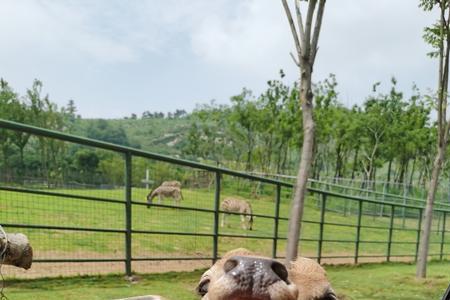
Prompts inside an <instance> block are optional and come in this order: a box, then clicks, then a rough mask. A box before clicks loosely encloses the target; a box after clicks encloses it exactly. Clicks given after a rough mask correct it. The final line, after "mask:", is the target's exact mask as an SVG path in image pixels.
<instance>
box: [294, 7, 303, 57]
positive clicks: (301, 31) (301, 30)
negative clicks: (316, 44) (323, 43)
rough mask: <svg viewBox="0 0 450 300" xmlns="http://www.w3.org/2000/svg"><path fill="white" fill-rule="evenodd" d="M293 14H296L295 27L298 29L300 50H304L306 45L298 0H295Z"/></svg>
mask: <svg viewBox="0 0 450 300" xmlns="http://www.w3.org/2000/svg"><path fill="white" fill-rule="evenodd" d="M295 13H296V14H297V23H298V24H297V25H298V28H299V30H298V31H299V34H300V43H301V44H300V46H301V49H305V45H306V38H305V29H304V28H303V18H302V11H301V10H300V0H295Z"/></svg>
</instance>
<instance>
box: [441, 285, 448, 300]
mask: <svg viewBox="0 0 450 300" xmlns="http://www.w3.org/2000/svg"><path fill="white" fill-rule="evenodd" d="M442 300H450V284H449V285H448V288H447V291H446V292H445V294H444V297H442Z"/></svg>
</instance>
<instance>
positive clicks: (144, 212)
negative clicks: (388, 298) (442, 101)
mask: <svg viewBox="0 0 450 300" xmlns="http://www.w3.org/2000/svg"><path fill="white" fill-rule="evenodd" d="M55 192H62V193H75V194H78V195H89V196H95V197H107V198H112V199H123V195H124V192H123V190H118V189H117V190H82V189H80V190H55ZM265 192H266V196H264V197H261V198H259V199H251V198H250V196H249V194H250V193H249V192H245V190H242V191H238V192H233V193H232V192H231V189H229V188H228V189H225V191H224V192H223V194H222V197H225V196H232V195H233V196H234V195H240V196H241V197H245V198H247V199H250V201H251V203H252V206H253V210H254V213H255V214H264V215H273V213H274V210H275V205H274V201H273V196H268V195H269V194H272V195H273V194H274V193H271V192H273V189H271V187H270V186H266V187H265ZM288 192H289V191H287V190H284V193H286V195H283V197H282V202H281V206H280V215H281V216H282V217H287V216H288V214H289V200H290V197H289V195H287V194H288ZM146 193H147V191H146V190H144V189H138V188H134V189H133V200H134V201H142V202H143V201H144V199H145V195H146ZM183 193H184V200H183V201H181V203H180V205H181V206H185V207H196V208H207V209H212V208H213V207H214V200H213V199H214V190H213V189H211V190H209V191H208V190H207V189H184V190H183ZM164 203H165V204H172V203H173V201H172V200H171V199H166V200H165V202H164ZM327 205H328V207H330V208H333V207H334V208H335V207H337V206H345V205H347V206H348V207H349V208H350V209H351V208H352V207H353V208H354V207H356V205H357V204H356V203H351V202H345V201H344V200H342V199H331V198H329V199H328V201H327ZM132 215H133V229H134V230H152V231H168V232H188V233H203V234H211V233H213V214H211V213H207V212H197V211H189V210H182V209H170V208H159V207H152V208H150V209H148V208H146V207H145V206H142V205H134V206H133V209H132ZM304 218H305V220H309V221H316V222H317V221H319V220H320V210H319V208H318V202H317V200H316V198H315V197H313V196H311V197H310V198H308V200H307V203H306V209H305V214H304ZM229 219H230V224H229V226H227V227H224V228H220V229H219V232H220V233H222V234H238V235H258V236H265V237H271V236H272V235H273V226H274V220H273V219H268V218H263V217H256V218H255V221H254V230H253V231H245V230H242V229H241V228H240V226H239V222H240V221H239V216H231V217H230V218H229ZM325 221H326V222H331V223H340V224H353V225H354V224H356V223H357V216H356V215H355V214H352V215H343V214H342V213H336V212H333V211H327V213H326V216H325ZM0 222H1V223H3V224H8V223H15V224H35V225H37V224H40V225H53V226H68V227H94V228H106V229H119V230H121V229H122V230H123V229H124V226H125V212H124V205H123V204H122V203H107V202H95V201H90V200H77V199H70V198H64V197H50V196H40V195H31V194H22V193H15V192H5V191H0ZM389 222H390V220H389V218H388V217H375V216H366V215H365V216H363V218H362V224H363V225H369V226H384V227H387V226H389ZM394 223H395V226H396V227H398V228H401V227H402V226H404V227H405V228H406V229H410V230H409V231H404V230H394V232H393V241H394V243H393V244H392V250H391V251H392V252H391V253H392V254H394V255H404V254H414V253H415V247H416V246H415V244H414V242H415V241H416V238H417V233H416V231H414V230H413V229H416V228H417V225H418V223H417V220H416V219H406V220H405V222H404V223H403V219H402V218H399V217H396V218H395V220H394ZM434 227H435V226H434ZM287 228H288V222H287V221H284V220H281V221H280V223H279V232H278V235H279V236H280V237H285V236H286V232H287ZM319 229H320V226H319V225H318V224H312V223H305V224H304V225H303V227H302V238H304V239H317V238H318V236H319ZM7 230H8V231H14V230H19V231H21V232H23V233H25V234H27V235H28V236H29V238H30V240H31V243H32V245H33V247H34V249H35V254H36V255H35V258H38V259H48V258H56V257H60V258H71V257H77V258H111V257H112V258H123V257H124V236H123V234H122V233H96V232H80V231H64V230H42V229H13V228H8V227H7ZM447 230H449V231H450V220H449V218H448V220H447ZM355 233H356V228H354V227H345V226H337V225H325V226H324V238H325V239H329V240H346V241H350V242H347V243H343V242H335V241H333V242H324V243H323V251H322V255H324V256H327V255H330V256H342V255H353V254H354V249H355V243H354V242H353V241H354V240H355ZM388 234H389V231H388V230H387V229H370V228H363V229H362V230H361V240H362V241H366V242H362V243H361V244H360V255H385V254H386V252H387V244H386V243H385V242H386V241H387V240H388ZM447 235H448V233H447ZM441 237H442V236H441V234H436V233H435V234H432V236H431V242H432V243H433V244H431V250H430V253H439V251H440V244H439V243H440V241H441ZM447 240H448V238H447ZM370 241H371V242H370ZM373 241H378V242H383V243H372V242H373ZM369 242H370V243H369ZM398 242H410V244H401V243H398ZM278 245H279V249H278V253H279V254H283V253H284V247H285V241H283V240H280V241H279V243H278ZM132 246H133V247H132V250H133V256H134V257H161V256H165V257H167V256H168V257H174V256H197V257H199V256H210V255H211V253H212V238H211V237H208V236H207V237H194V236H179V235H168V234H152V235H149V234H142V233H135V234H133V245H132ZM236 247H246V248H249V249H251V250H254V251H257V252H259V253H262V254H265V255H271V249H272V239H243V238H231V237H221V238H220V239H219V254H223V253H224V252H226V251H228V250H230V249H233V248H236ZM317 247H318V243H317V242H316V241H305V242H302V243H301V247H300V251H301V253H302V255H304V256H314V255H316V253H317ZM444 252H446V253H448V252H450V244H449V243H448V242H447V244H446V245H445V247H444ZM446 258H450V257H449V256H448V255H447V256H446Z"/></svg>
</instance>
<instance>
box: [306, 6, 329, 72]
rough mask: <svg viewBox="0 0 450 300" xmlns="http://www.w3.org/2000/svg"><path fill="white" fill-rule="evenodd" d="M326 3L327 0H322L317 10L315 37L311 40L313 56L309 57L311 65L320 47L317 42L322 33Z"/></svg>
mask: <svg viewBox="0 0 450 300" xmlns="http://www.w3.org/2000/svg"><path fill="white" fill-rule="evenodd" d="M325 3H326V0H320V3H319V9H318V11H317V17H316V25H315V26H314V33H313V38H312V42H311V56H310V58H309V63H310V64H311V65H314V60H315V59H316V54H317V51H318V49H319V48H318V47H317V43H318V42H319V34H320V29H321V27H322V18H323V12H324V10H325Z"/></svg>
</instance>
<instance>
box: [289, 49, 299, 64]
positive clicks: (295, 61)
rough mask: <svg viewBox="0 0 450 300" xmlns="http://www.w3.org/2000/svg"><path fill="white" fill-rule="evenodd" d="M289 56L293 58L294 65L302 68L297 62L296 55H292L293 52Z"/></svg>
mask: <svg viewBox="0 0 450 300" xmlns="http://www.w3.org/2000/svg"><path fill="white" fill-rule="evenodd" d="M289 54H290V55H291V57H292V60H293V61H294V63H295V64H296V65H297V67H300V63H299V62H298V61H297V59H296V58H295V56H294V54H292V52H289Z"/></svg>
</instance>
